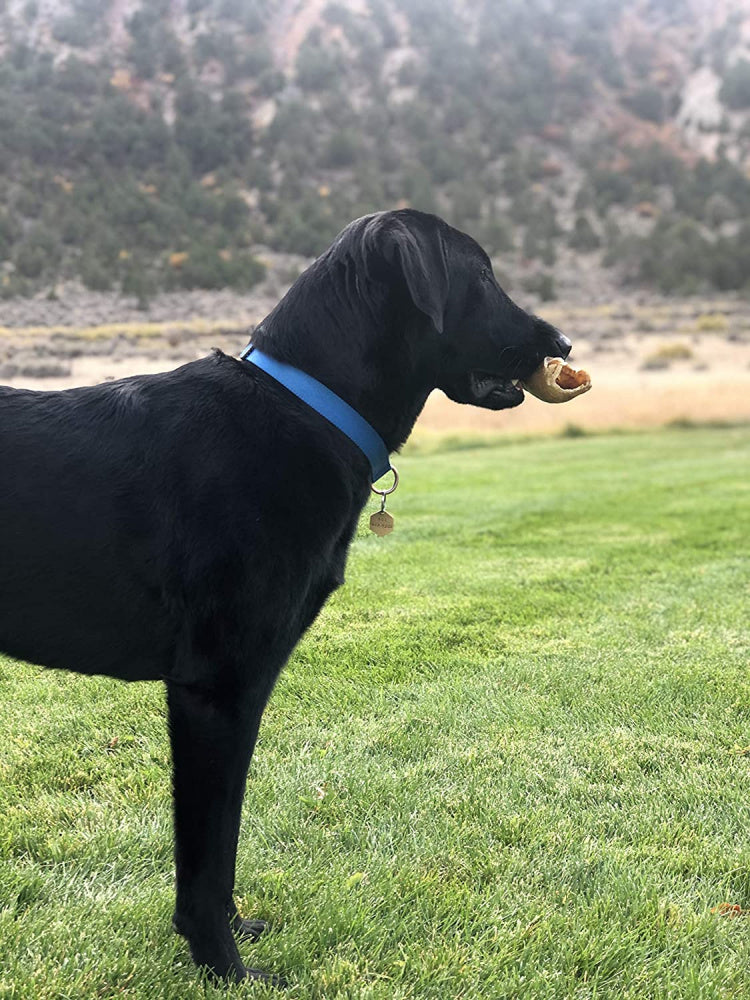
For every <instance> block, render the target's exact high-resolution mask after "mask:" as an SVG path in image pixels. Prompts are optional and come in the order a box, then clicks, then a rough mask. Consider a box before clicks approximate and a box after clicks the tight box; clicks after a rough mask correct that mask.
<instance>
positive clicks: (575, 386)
mask: <svg viewBox="0 0 750 1000" xmlns="http://www.w3.org/2000/svg"><path fill="white" fill-rule="evenodd" d="M521 385H522V386H523V388H524V389H528V391H529V392H530V393H531V394H532V395H534V396H536V397H537V399H541V400H543V401H544V402H545V403H565V402H567V401H568V400H569V399H572V398H573V397H574V396H580V395H581V393H582V392H588V391H589V389H590V388H591V377H590V376H589V373H588V372H585V371H583V370H581V371H576V370H575V369H574V368H571V367H570V365H566V364H565V362H564V361H563V359H562V358H545V359H544V361H543V362H542V363H541V365H539V367H538V368H537V370H536V371H535V372H534V374H533V375H530V376H529V378H527V379H526V381H524V382H521Z"/></svg>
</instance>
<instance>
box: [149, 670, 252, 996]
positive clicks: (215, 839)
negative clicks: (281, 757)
mask: <svg viewBox="0 0 750 1000" xmlns="http://www.w3.org/2000/svg"><path fill="white" fill-rule="evenodd" d="M167 703H168V707H169V726H170V738H171V742H172V767H173V790H174V824H175V863H176V869H177V900H176V907H175V914H174V926H175V928H176V929H177V930H178V931H179V933H180V934H183V935H184V936H185V937H186V938H187V940H188V943H189V944H190V952H191V954H192V956H193V959H194V961H195V962H196V963H197V964H198V965H201V966H205V967H206V968H208V969H209V970H210V971H211V972H213V973H214V974H215V975H216V976H220V977H222V978H228V979H246V978H255V979H266V978H270V977H268V976H267V975H266V974H265V973H263V972H259V971H258V970H255V969H248V968H246V967H245V965H244V964H243V962H242V959H241V958H240V954H239V952H238V950H237V945H236V943H235V940H234V936H233V934H232V925H234V926H235V928H236V929H239V928H238V927H237V919H236V910H234V904H233V902H232V892H233V889H234V868H235V859H236V852H237V838H238V834H239V824H240V812H241V808H242V798H243V794H244V788H245V779H246V775H247V768H248V765H249V763H250V757H251V756H252V752H253V748H254V746H255V739H256V737H257V733H258V726H259V723H260V717H261V714H262V712H263V708H264V706H265V697H264V696H262V695H261V694H260V692H256V693H255V694H254V695H253V696H250V693H249V692H238V691H231V692H228V691H226V690H221V691H220V692H219V691H216V690H213V689H210V690H209V689H206V688H203V687H196V686H191V685H185V684H180V683H175V682H173V681H169V680H168V681H167ZM230 921H231V923H230Z"/></svg>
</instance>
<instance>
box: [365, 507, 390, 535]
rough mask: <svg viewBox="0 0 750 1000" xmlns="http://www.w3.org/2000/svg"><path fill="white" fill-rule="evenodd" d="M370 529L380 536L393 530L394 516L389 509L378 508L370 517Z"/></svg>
mask: <svg viewBox="0 0 750 1000" xmlns="http://www.w3.org/2000/svg"><path fill="white" fill-rule="evenodd" d="M370 531H374V532H375V534H376V535H378V536H379V537H381V538H382V537H383V535H390V533H391V532H392V531H393V518H392V517H391V515H390V514H389V513H388V511H387V510H378V511H376V512H375V513H374V514H373V515H372V517H371V518H370Z"/></svg>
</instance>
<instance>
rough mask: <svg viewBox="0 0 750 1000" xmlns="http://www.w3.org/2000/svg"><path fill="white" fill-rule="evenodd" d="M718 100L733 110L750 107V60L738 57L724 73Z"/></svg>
mask: <svg viewBox="0 0 750 1000" xmlns="http://www.w3.org/2000/svg"><path fill="white" fill-rule="evenodd" d="M719 100H720V101H721V102H722V104H726V106H727V107H728V108H731V109H732V110H733V111H740V110H742V109H743V108H747V107H750V62H748V61H747V59H738V60H737V62H736V63H735V64H734V65H733V66H731V67H730V68H729V69H728V70H727V71H726V73H725V74H724V80H723V82H722V85H721V89H720V90H719Z"/></svg>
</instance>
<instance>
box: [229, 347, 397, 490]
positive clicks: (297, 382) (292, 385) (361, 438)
mask: <svg viewBox="0 0 750 1000" xmlns="http://www.w3.org/2000/svg"><path fill="white" fill-rule="evenodd" d="M240 358H241V359H242V360H243V361H248V362H250V364H253V365H256V366H257V367H258V368H261V369H262V370H263V371H264V372H266V374H268V375H270V376H271V377H272V378H274V379H276V381H277V382H280V383H281V384H282V385H283V386H285V388H287V389H288V390H289V392H291V393H293V394H294V395H295V396H297V398H298V399H301V400H302V401H303V402H304V403H307V405H308V406H310V407H312V409H313V410H317V412H318V413H319V414H320V415H321V416H322V417H325V419H326V420H327V421H328V422H329V423H331V424H333V425H334V427H338V429H339V430H340V431H343V433H344V434H346V436H347V437H348V438H351V440H352V441H353V442H354V443H355V444H356V445H357V446H358V447H359V448H360V450H361V451H363V452H364V453H365V455H366V456H367V460H368V461H369V463H370V466H371V468H372V481H373V482H377V480H378V479H380V477H381V476H384V475H385V474H386V472H388V471H389V470H390V468H391V463H390V461H389V458H388V449H387V448H386V446H385V442H384V441H383V439H382V438H381V437H380V435H379V434H378V433H377V431H376V430H375V429H374V428H373V427H371V426H370V424H368V423H367V421H366V420H365V419H364V417H360V415H359V414H358V413H357V411H356V410H354V409H352V407H351V406H349V404H348V403H345V402H344V400H343V399H341V398H340V397H339V396H337V395H336V393H335V392H331V390H330V389H328V388H327V387H326V386H324V385H323V383H322V382H318V380H317V379H315V378H313V377H312V375H308V374H307V373H306V372H303V371H300V370H299V368H292V366H291V365H287V364H284V362H283V361H277V360H276V359H275V358H271V357H269V356H268V355H267V354H264V353H263V352H262V351H259V350H258V348H257V347H253V345H252V344H248V346H247V347H246V348H245V350H244V351H243V352H242V353H241V354H240Z"/></svg>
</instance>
